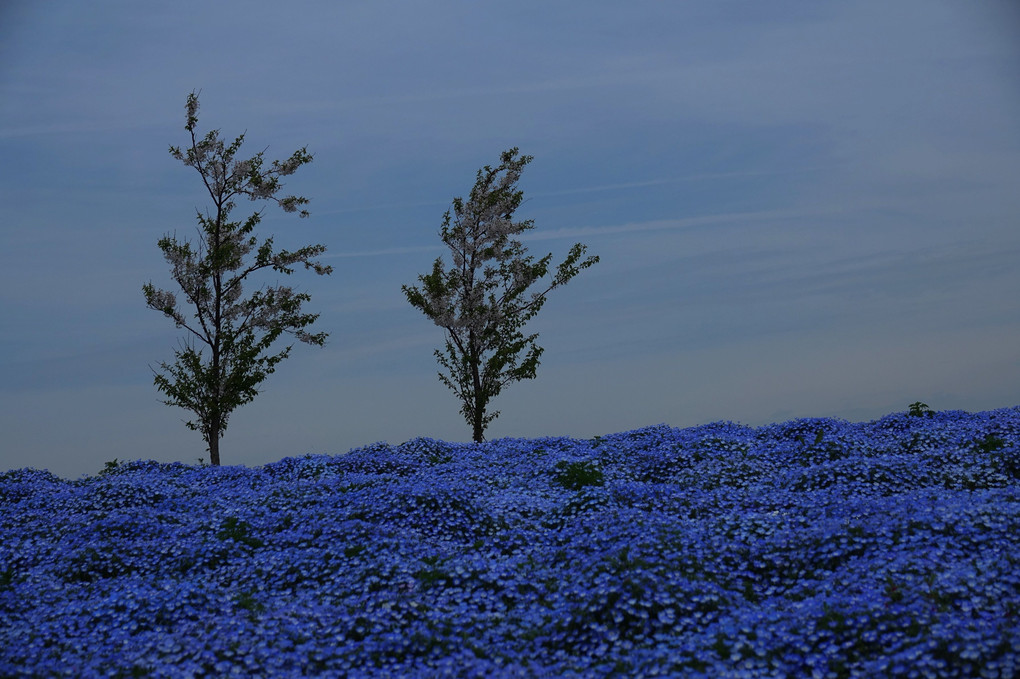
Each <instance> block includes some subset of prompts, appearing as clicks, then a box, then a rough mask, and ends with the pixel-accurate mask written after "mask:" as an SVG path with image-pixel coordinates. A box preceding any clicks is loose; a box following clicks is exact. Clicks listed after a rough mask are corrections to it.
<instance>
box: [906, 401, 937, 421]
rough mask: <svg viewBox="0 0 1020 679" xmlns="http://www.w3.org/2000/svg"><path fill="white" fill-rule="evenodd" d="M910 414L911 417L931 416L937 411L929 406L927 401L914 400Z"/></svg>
mask: <svg viewBox="0 0 1020 679" xmlns="http://www.w3.org/2000/svg"><path fill="white" fill-rule="evenodd" d="M908 414H909V415H910V416H911V417H931V416H932V415H934V414H935V411H934V410H932V409H931V408H929V407H928V404H927V403H921V402H920V401H914V402H913V403H911V404H910V410H909V411H908Z"/></svg>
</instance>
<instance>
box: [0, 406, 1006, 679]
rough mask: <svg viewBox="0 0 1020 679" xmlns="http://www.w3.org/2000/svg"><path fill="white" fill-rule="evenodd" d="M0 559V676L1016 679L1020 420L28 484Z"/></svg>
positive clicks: (764, 431) (7, 504)
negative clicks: (860, 678) (883, 678)
mask: <svg viewBox="0 0 1020 679" xmlns="http://www.w3.org/2000/svg"><path fill="white" fill-rule="evenodd" d="M0 536H2V541H0V676H12V677H22V676H24V677H31V676H39V677H44V676H45V677H50V676H73V677H87V676H123V677H137V676H154V677H178V676H203V675H204V676H217V677H227V676H246V677H253V676H263V677H289V676H337V677H340V676H380V677H383V676H392V677H407V676H411V677H414V676H422V677H426V676H427V677H433V676H456V677H516V676H520V677H531V676H578V677H581V676H583V677H588V676H593V677H594V676H687V677H698V676H706V677H709V676H711V677H774V676H791V677H793V676H798V677H799V676H818V677H915V676H916V677H954V676H958V677H972V676H982V677H1013V676H1017V674H1018V673H1020V619H1018V611H1020V407H1017V408H1008V409H1002V410H997V411H989V412H982V413H975V414H969V413H964V412H939V413H933V412H930V411H924V410H920V409H915V410H914V411H913V415H911V414H907V413H898V414H893V415H889V416H887V417H884V418H882V419H880V420H876V421H874V422H867V423H849V422H844V421H838V420H831V419H803V420H797V421H793V422H787V423H782V424H773V425H769V426H765V427H759V428H749V427H744V426H740V425H737V424H732V423H716V424H710V425H706V426H701V427H693V428H688V429H673V428H670V427H668V426H665V425H660V426H654V427H649V428H645V429H639V430H635V431H629V432H622V433H618V434H612V435H608V436H604V437H598V438H596V439H594V440H574V439H567V438H544V439H529V440H524V439H501V440H497V441H491V442H487V443H483V444H453V443H445V442H442V441H436V440H431V439H415V440H412V441H408V442H406V443H404V444H402V445H400V446H388V445H385V444H376V445H372V446H368V447H365V448H360V449H356V450H353V451H351V452H349V453H347V454H344V455H338V456H307V457H302V458H287V459H284V460H281V461H279V462H276V463H273V464H269V465H265V466H263V467H259V468H245V467H229V466H224V467H192V466H186V465H181V464H159V463H156V462H132V463H126V464H122V465H119V466H114V465H110V468H109V469H108V470H106V471H104V472H103V473H101V474H98V475H97V476H94V477H87V478H83V479H80V480H77V481H66V480H62V479H59V478H57V477H55V476H53V475H51V474H49V473H47V472H45V471H37V470H32V469H23V470H17V471H11V472H7V473H3V474H0Z"/></svg>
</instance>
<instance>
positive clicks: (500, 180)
mask: <svg viewBox="0 0 1020 679" xmlns="http://www.w3.org/2000/svg"><path fill="white" fill-rule="evenodd" d="M531 160H532V157H531V156H519V155H518V149H517V148H512V149H510V150H509V151H504V152H503V154H502V156H501V161H502V162H501V163H500V165H499V166H498V167H496V168H495V169H494V168H492V167H489V166H488V165H486V166H485V167H484V168H483V169H481V170H479V171H478V173H477V175H476V181H475V185H474V188H472V189H471V195H470V197H469V198H468V200H467V202H465V201H464V200H463V199H461V198H454V199H453V212H452V216H451V212H450V211H449V210H447V212H446V214H445V215H444V217H443V226H442V229H441V230H440V234H439V235H440V238H442V240H443V242H444V243H445V244H446V245H447V247H449V248H450V254H451V256H452V258H453V267H452V268H450V269H449V270H445V271H444V268H443V260H442V257H439V258H437V259H436V261H435V263H434V264H433V267H432V273H430V274H424V275H421V276H419V277H418V280H419V281H420V282H421V283H422V286H421V287H420V288H419V287H408V286H406V285H405V286H402V289H403V291H404V295H405V296H406V297H407V301H408V302H410V303H411V305H412V306H414V307H415V308H417V309H420V310H421V311H422V313H424V314H425V315H426V316H428V317H429V318H431V319H432V321H433V322H434V323H435V324H436V325H438V326H440V327H442V328H444V329H445V330H446V347H445V352H441V351H439V350H438V349H437V350H436V351H435V356H436V359H437V360H438V361H439V364H440V365H441V366H443V367H444V368H446V371H447V372H446V374H444V373H443V372H440V373H439V379H440V381H441V382H442V383H443V384H445V385H446V386H447V387H449V388H450V389H451V390H452V391H453V392H454V393H455V394H456V395H457V398H459V399H460V401H461V413H463V415H464V418H465V419H466V420H467V423H468V424H469V425H470V426H471V429H472V435H473V438H474V440H475V441H482V440H484V432H485V428H486V427H487V426H488V425H489V423H490V422H492V421H493V420H494V419H496V417H498V416H499V411H495V412H491V413H486V410H487V408H488V406H489V402H490V401H491V400H492V399H493V398H494V397H495V396H497V395H498V394H499V393H500V391H502V389H503V387H504V386H506V385H508V384H510V383H511V382H515V381H517V380H523V379H534V377H535V373H536V370H537V369H538V365H539V357H540V356H541V355H542V351H543V349H542V347H539V346H538V345H536V344H535V339H536V338H537V337H538V334H537V333H535V334H532V335H527V336H525V335H524V334H523V333H522V332H521V329H522V328H523V327H524V324H525V323H527V322H528V320H530V319H531V318H532V317H534V316H535V314H537V313H538V311H539V309H541V308H542V305H543V304H544V303H545V299H546V295H547V294H548V293H549V291H550V290H552V289H553V288H557V287H559V286H561V285H565V284H566V283H567V282H568V281H569V280H570V279H571V278H573V277H574V276H576V275H577V274H578V273H579V272H580V270H581V269H587V268H588V267H589V266H591V265H592V264H594V263H595V262H597V261H599V258H598V257H597V256H592V257H588V258H587V259H585V260H584V261H581V257H582V255H584V253H585V250H586V249H587V248H586V247H585V246H584V245H581V244H580V243H577V244H575V245H574V247H573V248H571V250H570V253H569V254H568V255H567V258H566V259H565V260H564V261H563V262H561V263H560V265H559V266H558V267H557V268H556V273H555V275H554V276H553V277H552V280H551V282H550V283H549V285H548V286H547V287H546V288H545V289H544V290H541V291H536V292H530V293H529V292H528V290H529V288H531V286H532V285H533V284H534V283H536V282H537V281H538V280H539V279H540V278H542V277H544V276H545V275H546V274H547V273H548V270H549V262H550V261H551V260H552V254H551V253H550V254H548V255H546V256H545V257H543V258H542V259H540V260H538V261H537V262H536V261H534V258H533V257H530V256H528V255H527V248H525V247H524V245H523V244H522V243H521V242H520V241H518V240H515V239H514V236H518V235H520V234H522V233H524V232H525V231H527V230H528V229H532V228H534V221H533V220H526V221H521V222H515V221H513V214H514V211H515V210H516V209H517V208H518V207H519V206H520V204H521V201H522V199H523V196H524V192H523V191H520V190H518V189H517V182H518V180H519V179H520V176H521V172H522V171H523V169H524V166H525V165H527V164H528V163H529V162H531ZM579 262H580V263H579ZM522 353H523V357H522Z"/></svg>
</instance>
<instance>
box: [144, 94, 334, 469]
mask: <svg viewBox="0 0 1020 679" xmlns="http://www.w3.org/2000/svg"><path fill="white" fill-rule="evenodd" d="M186 110H187V125H186V126H185V129H186V130H187V131H188V132H189V133H190V134H191V145H190V147H187V148H185V149H183V150H182V149H181V148H180V147H176V146H171V147H170V154H171V155H172V156H173V157H174V158H176V159H177V160H180V161H181V162H183V163H184V164H185V165H186V166H188V167H191V168H194V169H195V170H196V171H197V172H198V173H199V175H200V176H201V178H202V184H203V185H204V186H205V189H206V191H207V192H208V194H209V197H210V198H211V200H212V209H207V210H206V211H205V212H204V213H203V212H202V211H201V210H199V211H198V234H199V238H198V241H197V243H196V244H195V245H192V243H191V242H189V241H187V240H178V239H177V238H176V234H174V235H172V236H171V235H167V236H165V237H163V238H162V239H161V240H160V241H159V248H160V250H162V252H163V256H164V258H165V259H166V261H167V262H168V263H169V264H170V267H171V268H170V274H171V277H172V278H173V280H174V282H175V283H177V285H178V286H179V287H180V289H181V291H182V292H183V294H184V301H183V302H182V304H178V301H177V298H176V296H175V295H174V294H173V293H172V292H169V291H167V290H161V289H158V288H156V287H154V286H153V284H152V282H151V281H150V282H149V283H147V284H145V285H144V286H143V288H142V290H143V292H144V294H145V301H146V303H147V306H148V307H149V308H150V309H155V310H156V311H159V312H162V313H163V314H164V315H165V316H166V317H168V318H169V319H171V320H172V321H173V322H174V323H175V325H176V326H177V327H178V328H184V329H185V330H187V331H188V333H189V334H188V335H187V336H186V337H185V339H184V340H182V341H181V345H180V348H179V349H177V350H175V352H174V353H175V356H176V359H177V361H176V363H175V364H173V365H170V364H167V363H161V364H160V371H155V370H153V372H154V374H155V380H154V381H155V385H156V387H157V388H158V389H159V391H161V392H163V393H164V394H165V395H166V396H167V399H166V400H165V401H164V403H166V404H167V405H171V406H177V407H180V408H184V409H186V410H190V411H191V412H193V413H194V415H195V419H193V420H190V421H188V422H186V424H187V426H188V428H190V429H192V430H195V431H199V432H200V433H201V434H202V437H203V438H204V439H205V442H206V444H207V446H208V450H209V462H210V463H211V464H213V465H218V464H219V463H220V453H219V440H220V437H222V436H223V432H224V430H225V429H226V427H227V420H228V419H229V417H230V414H231V413H232V412H233V411H234V409H236V408H237V407H238V406H241V405H244V404H245V403H249V402H250V401H252V400H253V399H254V398H255V396H256V395H257V394H258V393H259V389H258V385H259V384H260V383H262V382H263V381H264V380H265V379H266V378H267V377H268V376H269V374H270V373H272V372H273V371H274V370H275V368H276V365H277V364H278V363H279V362H280V361H282V360H283V359H285V358H287V356H288V355H289V353H290V350H291V348H292V346H293V345H288V346H287V347H285V348H283V349H282V350H280V351H276V352H272V351H270V349H271V346H272V345H273V343H274V342H276V340H277V339H279V338H280V336H281V335H283V334H284V333H288V334H290V335H292V336H293V337H295V338H296V339H297V340H299V341H301V342H305V343H307V344H314V345H318V346H322V345H323V344H324V343H325V341H326V337H327V334H326V333H315V334H312V333H310V332H308V331H307V330H306V328H308V326H310V325H311V324H312V323H313V322H314V321H315V319H316V318H318V314H309V313H304V312H302V309H301V306H302V304H303V303H304V302H307V301H309V300H310V299H311V298H310V296H309V295H308V294H306V293H301V292H295V291H294V290H293V289H292V288H290V287H287V286H282V285H263V286H261V287H260V288H259V289H257V290H255V291H253V292H252V293H251V294H249V295H248V296H244V295H243V290H242V285H243V284H244V283H245V282H247V281H248V279H249V277H250V276H251V275H252V274H254V273H256V272H258V271H262V270H265V269H272V270H273V271H276V272H277V273H280V274H291V273H293V271H294V269H293V267H294V265H296V264H303V265H304V267H305V268H306V269H313V270H314V271H315V273H316V274H320V275H325V274H329V273H331V271H332V268H331V267H329V266H324V265H322V264H320V263H319V262H317V261H315V260H314V259H313V258H314V257H316V256H318V255H321V254H322V253H324V252H325V251H326V248H325V247H324V246H322V245H311V246H307V247H303V248H301V249H299V250H296V251H294V252H290V251H287V250H279V251H276V250H274V248H273V238H272V237H269V238H265V239H264V240H263V241H262V242H261V244H260V243H259V239H258V238H257V237H256V236H255V235H253V232H254V230H255V227H256V225H258V223H259V222H260V221H261V218H262V210H261V209H260V210H258V211H256V212H255V213H253V214H252V215H251V216H249V217H248V218H247V219H246V220H245V221H243V222H239V221H230V213H231V211H232V210H233V209H234V207H235V200H237V199H240V198H247V199H248V200H251V201H272V202H275V203H276V204H277V205H279V206H280V207H281V208H283V210H284V211H285V212H298V211H299V208H300V207H301V206H303V205H305V204H307V203H308V199H307V198H304V197H301V196H293V195H291V196H283V197H281V196H280V195H279V194H280V191H281V190H282V188H283V184H282V183H281V181H280V178H281V177H285V176H288V175H292V174H294V172H296V171H297V169H298V168H299V167H301V166H302V165H304V164H306V163H310V162H311V161H312V156H311V155H310V154H309V153H308V151H307V149H306V148H302V149H300V150H298V151H295V152H294V153H293V154H292V155H291V156H290V158H287V159H286V160H283V161H280V160H274V161H272V163H269V164H267V163H266V161H265V159H264V158H263V155H264V153H265V151H262V152H260V153H257V154H256V155H254V156H252V157H251V158H248V159H243V160H241V159H236V158H235V156H236V154H237V152H238V151H239V149H240V148H241V144H242V143H243V141H244V134H242V135H240V136H239V137H237V138H236V139H235V140H234V141H233V142H232V143H231V144H229V145H227V144H225V143H224V140H222V139H220V136H219V130H212V131H211V132H209V133H208V134H206V135H205V136H204V137H203V138H199V136H198V135H197V134H196V132H195V127H196V125H197V123H198V117H197V116H198V95H197V94H196V93H195V92H192V93H191V94H190V95H189V96H188V100H187V105H186ZM299 215H300V216H301V217H307V216H308V212H307V210H304V209H301V210H300V212H299ZM253 253H254V257H251V258H249V255H252V254H253ZM184 306H187V307H189V311H190V312H192V313H191V315H190V316H189V315H187V314H185V311H184V308H183V307H184ZM206 350H208V353H206Z"/></svg>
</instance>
